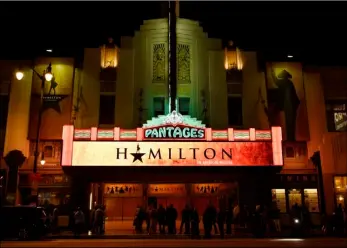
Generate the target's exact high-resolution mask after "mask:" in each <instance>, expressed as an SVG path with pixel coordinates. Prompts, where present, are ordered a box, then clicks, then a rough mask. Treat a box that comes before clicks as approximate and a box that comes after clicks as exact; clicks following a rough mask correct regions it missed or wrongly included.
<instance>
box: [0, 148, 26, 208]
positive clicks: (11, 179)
mask: <svg viewBox="0 0 347 248" xmlns="http://www.w3.org/2000/svg"><path fill="white" fill-rule="evenodd" d="M4 160H5V162H6V165H7V167H8V183H7V197H6V200H7V203H8V204H11V205H14V204H15V200H16V191H17V181H18V168H20V167H21V166H22V165H23V164H24V162H25V160H26V157H25V156H24V154H23V152H21V151H19V150H12V151H10V152H8V153H7V155H6V156H5V157H4Z"/></svg>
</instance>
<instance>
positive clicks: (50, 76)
mask: <svg viewBox="0 0 347 248" xmlns="http://www.w3.org/2000/svg"><path fill="white" fill-rule="evenodd" d="M52 78H53V74H52V73H51V72H46V73H45V79H46V81H47V82H50V81H51V80H52Z"/></svg>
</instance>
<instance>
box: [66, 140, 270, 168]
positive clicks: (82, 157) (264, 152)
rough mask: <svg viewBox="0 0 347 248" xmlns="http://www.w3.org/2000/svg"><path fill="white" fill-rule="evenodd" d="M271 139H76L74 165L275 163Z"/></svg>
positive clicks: (73, 156) (226, 164) (236, 164)
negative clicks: (259, 140)
mask: <svg viewBox="0 0 347 248" xmlns="http://www.w3.org/2000/svg"><path fill="white" fill-rule="evenodd" d="M273 164H274V163H273V154H272V147H271V143H269V142H213V143H212V142H184V143H183V142H165V143H161V142H112V141H99V142H98V141H97V142H93V141H89V142H87V141H75V142H74V144H73V155H72V165H74V166H95V165H102V166H131V165H134V166H143V165H146V166H170V165H175V166H187V165H190V166H197V165H200V166H211V165H213V166H232V165H234V166H240V165H273Z"/></svg>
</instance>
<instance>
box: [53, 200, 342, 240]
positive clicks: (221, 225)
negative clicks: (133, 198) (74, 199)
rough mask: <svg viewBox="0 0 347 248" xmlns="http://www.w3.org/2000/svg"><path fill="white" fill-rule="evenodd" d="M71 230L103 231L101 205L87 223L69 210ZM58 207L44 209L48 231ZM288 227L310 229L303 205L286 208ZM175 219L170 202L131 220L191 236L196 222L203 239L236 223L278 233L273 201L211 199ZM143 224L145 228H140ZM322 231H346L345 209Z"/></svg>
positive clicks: (259, 234) (327, 221) (140, 209)
mask: <svg viewBox="0 0 347 248" xmlns="http://www.w3.org/2000/svg"><path fill="white" fill-rule="evenodd" d="M72 215H73V218H72V222H73V223H72V224H73V230H74V233H75V236H79V235H80V234H81V233H82V232H83V231H84V230H86V229H87V228H88V227H89V228H90V229H89V230H91V231H92V233H93V234H97V235H100V234H104V233H105V206H103V205H99V206H96V207H95V208H94V209H92V211H91V212H90V217H89V218H88V219H89V220H90V223H89V225H88V223H87V222H86V221H87V220H86V217H85V215H84V213H83V211H82V210H81V209H80V208H76V210H75V211H73V214H72ZM58 216H59V210H58V208H57V207H54V208H53V207H52V208H51V209H50V211H48V215H47V219H48V220H50V225H51V227H52V231H53V232H54V230H56V229H57V227H58ZM290 217H291V220H292V228H293V229H295V230H296V231H297V232H298V233H300V234H301V235H305V234H309V233H310V230H311V229H312V226H313V224H312V222H311V215H310V213H309V210H308V208H307V206H306V205H305V204H303V205H302V206H300V205H298V204H294V205H293V206H292V208H291V211H290ZM177 219H178V212H177V209H176V208H175V207H174V206H173V204H171V205H169V206H168V207H166V208H164V207H163V205H159V207H158V208H156V207H155V206H154V205H149V206H148V207H147V208H143V207H140V206H138V207H137V209H136V213H135V216H134V220H133V226H134V232H135V233H137V234H140V233H144V232H146V233H147V234H157V233H159V234H176V233H179V234H185V235H191V236H192V237H199V236H200V228H199V227H200V222H201V221H202V226H203V229H204V236H205V238H210V237H211V233H212V232H213V233H214V234H219V235H220V237H221V238H224V235H225V234H227V235H231V234H232V232H233V230H234V228H232V227H233V226H235V225H237V226H239V227H241V228H245V229H248V231H250V232H252V233H253V234H254V236H255V237H264V236H266V235H267V233H272V232H277V233H281V232H282V229H281V221H280V211H279V209H278V208H277V206H276V204H273V205H272V206H271V207H270V208H268V207H266V206H261V205H257V206H256V207H255V209H254V210H253V211H251V210H250V209H249V208H248V207H247V206H243V207H240V206H239V205H238V204H235V205H234V206H231V207H229V208H225V209H224V208H216V207H215V206H214V205H213V204H212V203H211V202H210V203H209V204H208V205H207V206H206V208H205V210H204V211H203V213H202V218H200V213H198V210H197V209H196V208H195V207H194V206H189V205H186V206H185V208H184V209H183V210H182V212H181V224H180V226H179V228H178V230H177V228H176V222H177ZM144 225H145V227H144ZM322 229H323V231H325V232H329V231H330V232H334V233H335V234H341V235H344V234H347V211H346V209H343V208H342V206H341V205H339V206H338V207H337V208H336V209H335V212H334V215H333V216H332V218H329V219H323V228H322Z"/></svg>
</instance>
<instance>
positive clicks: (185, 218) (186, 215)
mask: <svg viewBox="0 0 347 248" xmlns="http://www.w3.org/2000/svg"><path fill="white" fill-rule="evenodd" d="M190 218H191V209H190V207H189V205H188V204H187V205H186V206H185V208H184V209H183V210H182V221H181V226H180V234H182V231H183V226H184V234H190Z"/></svg>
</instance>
